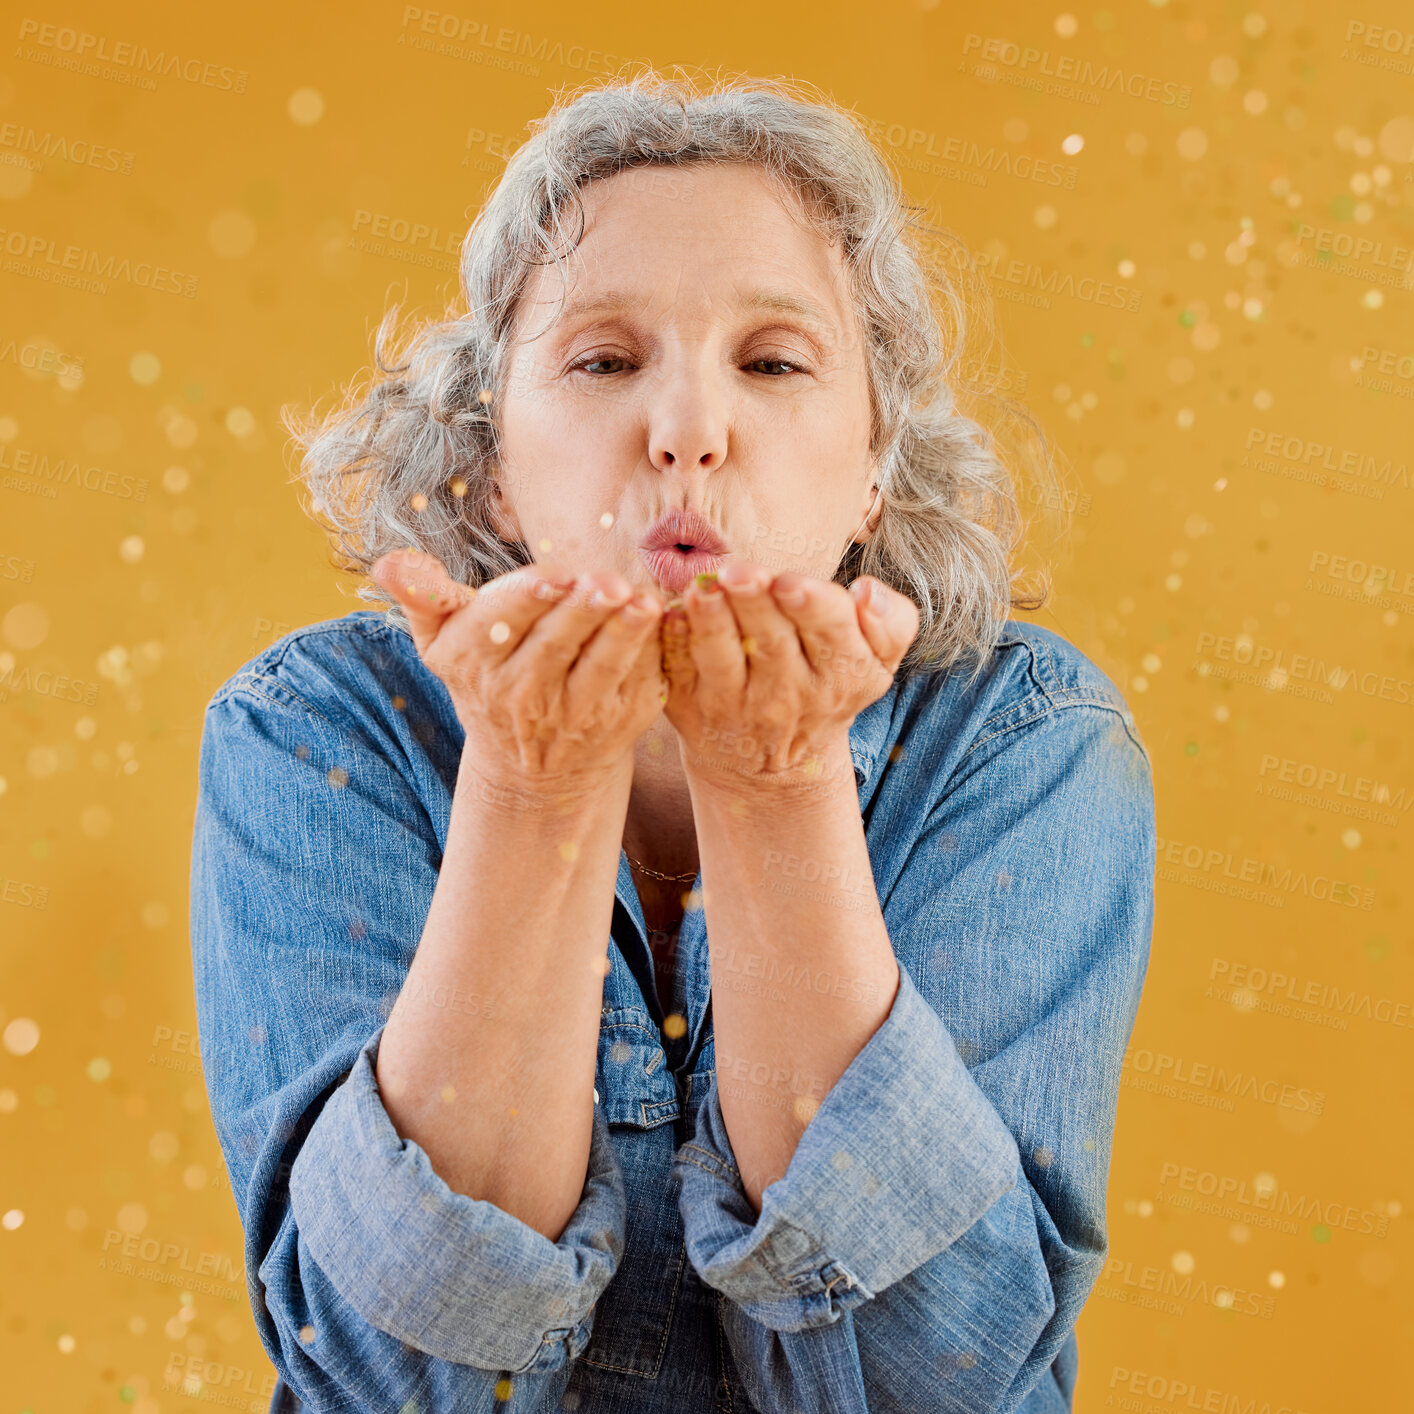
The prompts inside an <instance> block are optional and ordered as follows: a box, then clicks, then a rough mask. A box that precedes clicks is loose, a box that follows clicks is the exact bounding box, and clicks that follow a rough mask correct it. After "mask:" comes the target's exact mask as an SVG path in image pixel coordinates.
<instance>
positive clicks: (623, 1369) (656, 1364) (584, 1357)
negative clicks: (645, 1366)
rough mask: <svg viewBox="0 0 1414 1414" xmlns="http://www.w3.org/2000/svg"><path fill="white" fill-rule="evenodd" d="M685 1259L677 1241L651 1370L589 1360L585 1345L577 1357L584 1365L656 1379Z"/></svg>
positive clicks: (685, 1256) (680, 1285)
mask: <svg viewBox="0 0 1414 1414" xmlns="http://www.w3.org/2000/svg"><path fill="white" fill-rule="evenodd" d="M686 1260H687V1244H686V1243H685V1242H679V1243H678V1269H677V1273H676V1275H675V1276H674V1277H673V1294H672V1297H671V1299H670V1300H669V1301H668V1314H667V1315H666V1316H665V1317H664V1318H663V1333H662V1335H661V1336H659V1338H658V1354H657V1355H656V1357H655V1358H654V1360H653V1368H652V1369H651V1370H649V1371H646V1372H645V1371H643V1370H632V1369H630V1368H629V1367H628V1366H627V1365H609V1364H606V1363H605V1362H604V1361H602V1360H591V1359H590V1358H589V1350H588V1348H587V1347H586V1349H585V1351H584V1353H583V1354H581V1355H580V1357H579V1358H580V1359H581V1360H583V1361H584V1363H585V1364H586V1365H593V1366H594V1367H595V1369H598V1370H613V1371H615V1372H616V1373H618V1374H621V1375H637V1376H638V1377H639V1379H643V1380H656V1379H657V1378H658V1372H659V1370H661V1369H662V1368H663V1354H664V1352H665V1351H666V1350H667V1348H668V1333H669V1331H671V1330H672V1328H673V1312H674V1311H676V1310H677V1306H678V1293H679V1292H680V1291H681V1290H682V1269H683V1263H684V1262H686Z"/></svg>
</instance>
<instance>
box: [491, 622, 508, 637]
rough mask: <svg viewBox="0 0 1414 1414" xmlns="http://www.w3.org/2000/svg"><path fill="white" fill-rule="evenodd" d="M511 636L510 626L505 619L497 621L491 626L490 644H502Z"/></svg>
mask: <svg viewBox="0 0 1414 1414" xmlns="http://www.w3.org/2000/svg"><path fill="white" fill-rule="evenodd" d="M510 636H511V626H510V624H508V623H507V622H506V621H505V619H497V620H496V622H495V623H493V624H492V625H491V642H492V643H504V642H505V641H506V640H507V639H508V638H509V637H510Z"/></svg>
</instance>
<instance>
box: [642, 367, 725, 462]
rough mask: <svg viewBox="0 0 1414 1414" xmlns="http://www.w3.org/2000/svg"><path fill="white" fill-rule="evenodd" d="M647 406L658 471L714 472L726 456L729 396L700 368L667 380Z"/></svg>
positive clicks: (652, 459)
mask: <svg viewBox="0 0 1414 1414" xmlns="http://www.w3.org/2000/svg"><path fill="white" fill-rule="evenodd" d="M656 392H657V395H656V397H655V398H654V399H653V401H652V403H651V404H650V406H649V409H648V418H649V423H648V459H649V461H650V462H651V463H652V464H653V466H654V467H655V468H656V469H657V470H658V471H669V470H672V471H676V472H678V473H679V474H681V475H687V474H689V473H691V472H697V471H715V470H716V469H717V468H718V467H720V466H721V464H722V463H723V461H725V460H726V456H727V420H728V419H727V413H726V405H725V400H724V398H723V397H722V396H721V394H720V391H719V390H718V389H716V388H714V387H713V386H712V384H711V379H710V377H709V375H707V374H706V373H704V372H703V371H702V370H701V369H697V368H694V369H691V370H689V369H682V370H680V371H679V372H678V374H677V376H675V377H672V378H667V379H664V380H663V382H662V384H661V385H660V386H659V387H658V389H657V390H656Z"/></svg>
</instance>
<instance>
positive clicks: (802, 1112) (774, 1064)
mask: <svg viewBox="0 0 1414 1414" xmlns="http://www.w3.org/2000/svg"><path fill="white" fill-rule="evenodd" d="M825 779H826V781H828V782H830V783H831V785H830V786H829V787H828V788H827V789H822V790H818V791H810V792H808V793H806V792H802V791H799V790H795V789H787V790H779V789H778V788H776V787H774V786H772V785H771V784H769V783H760V784H758V783H752V782H749V781H743V782H742V783H740V784H723V783H722V782H721V781H719V780H714V781H712V782H711V783H708V782H706V781H704V780H703V779H702V778H701V777H700V776H699V777H697V778H693V777H691V776H690V780H692V784H693V796H692V804H693V815H694V819H695V821H696V827H697V835H698V850H699V854H700V857H701V861H702V876H703V887H704V898H703V908H704V912H705V915H706V921H707V930H708V937H709V941H710V959H711V978H712V1016H713V1035H714V1037H715V1041H716V1060H717V1088H718V1095H719V1098H720V1102H721V1108H722V1118H723V1120H724V1122H725V1123H726V1126H727V1131H728V1134H729V1135H730V1138H731V1144H732V1151H733V1153H734V1155H735V1157H736V1161H737V1166H738V1168H739V1169H740V1172H741V1177H742V1184H743V1187H744V1188H745V1190H746V1194H747V1197H748V1198H749V1199H750V1201H751V1204H752V1206H753V1207H754V1208H755V1209H756V1210H757V1211H758V1212H759V1211H760V1207H761V1194H762V1192H763V1191H764V1190H765V1189H766V1187H767V1186H768V1185H770V1184H771V1183H773V1182H774V1181H775V1180H776V1179H778V1178H780V1177H782V1176H783V1175H784V1173H785V1171H786V1168H787V1167H788V1165H789V1163H790V1159H791V1155H792V1154H794V1152H795V1149H796V1145H797V1143H798V1142H799V1139H800V1135H801V1133H802V1132H803V1130H804V1129H805V1126H806V1125H807V1124H808V1123H809V1121H810V1118H811V1116H812V1115H813V1114H814V1112H815V1110H816V1109H817V1108H818V1106H819V1104H820V1102H821V1101H822V1100H823V1099H824V1098H825V1096H826V1095H827V1094H828V1093H829V1091H830V1089H831V1087H832V1086H833V1085H834V1084H835V1082H836V1081H837V1080H838V1079H839V1078H840V1076H841V1075H843V1074H844V1072H845V1071H846V1070H847V1069H848V1068H849V1064H850V1062H851V1061H852V1060H853V1059H854V1058H855V1056H857V1055H858V1054H859V1052H860V1051H861V1050H862V1049H863V1047H864V1045H865V1043H866V1042H867V1041H868V1040H869V1038H870V1037H871V1036H872V1035H873V1034H874V1033H875V1031H877V1030H878V1029H879V1026H880V1025H881V1024H882V1023H883V1021H884V1019H885V1018H886V1017H887V1016H888V1014H889V1010H890V1007H891V1006H892V1004H893V999H894V996H895V993H896V992H897V989H898V964H897V962H896V960H895V958H894V952H893V947H892V945H891V944H890V942H889V935H888V931H887V929H886V928H885V926H884V920H883V915H882V913H881V912H880V909H879V901H878V897H877V895H876V893H875V890H874V882H873V873H872V870H871V868H870V863H869V851H868V847H867V845H866V843H865V838H864V825H863V821H862V820H861V818H860V814H859V804H858V797H857V795H856V793H855V790H854V774H853V770H852V768H851V766H850V760H849V754H848V749H847V747H843V748H842V755H841V754H838V753H837V754H836V756H835V758H834V759H833V760H832V761H831V762H830V763H829V764H828V768H827V770H826V772H825ZM792 861H794V863H792ZM787 868H789V869H790V873H787ZM830 871H833V872H830ZM827 873H828V875H829V878H828V882H826V881H825V876H826V875H827ZM812 876H813V878H814V881H813V882H807V880H810V879H811V878H812Z"/></svg>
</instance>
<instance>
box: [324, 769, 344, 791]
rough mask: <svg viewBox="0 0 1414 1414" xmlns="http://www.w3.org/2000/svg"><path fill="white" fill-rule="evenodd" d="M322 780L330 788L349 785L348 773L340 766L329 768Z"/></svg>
mask: <svg viewBox="0 0 1414 1414" xmlns="http://www.w3.org/2000/svg"><path fill="white" fill-rule="evenodd" d="M324 779H325V780H327V781H328V782H329V784H330V785H331V786H346V785H348V783H349V773H348V772H347V771H346V770H344V768H343V767H342V766H331V767H330V768H329V771H328V773H327V775H326V776H325V777H324Z"/></svg>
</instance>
